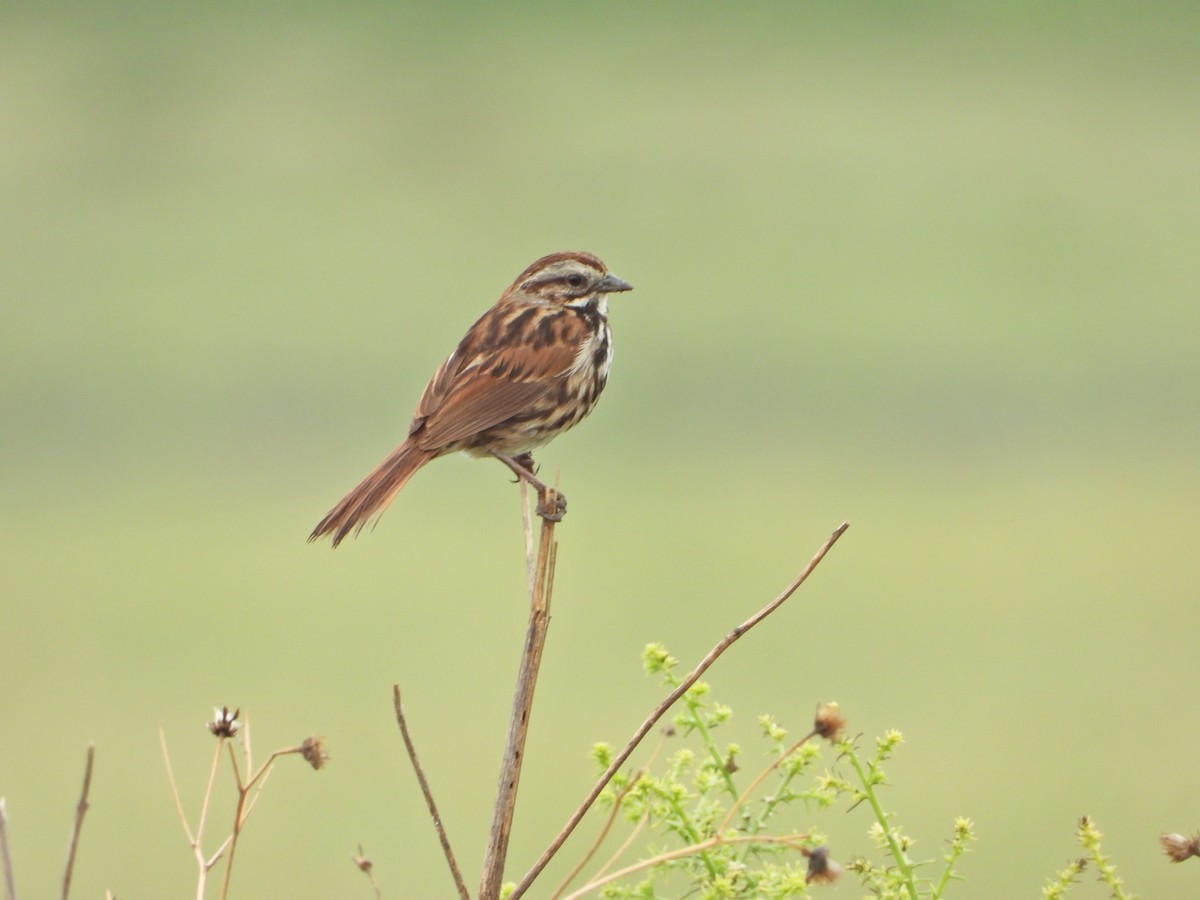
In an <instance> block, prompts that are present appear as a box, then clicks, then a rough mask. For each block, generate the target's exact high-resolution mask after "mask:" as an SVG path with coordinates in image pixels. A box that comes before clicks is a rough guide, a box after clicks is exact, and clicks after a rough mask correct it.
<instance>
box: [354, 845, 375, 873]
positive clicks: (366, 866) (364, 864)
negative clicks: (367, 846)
mask: <svg viewBox="0 0 1200 900" xmlns="http://www.w3.org/2000/svg"><path fill="white" fill-rule="evenodd" d="M350 858H351V859H352V860H354V864H355V865H356V866H358V868H359V870H361V871H363V872H366V873H367V874H368V875H369V874H370V873H371V867H372V866H373V865H375V864H374V863H373V862H371V860H370V858H369V857H367V856H366V855H364V854H363V848H362V844H359V845H358V853H357V854H356V855H354V856H352V857H350Z"/></svg>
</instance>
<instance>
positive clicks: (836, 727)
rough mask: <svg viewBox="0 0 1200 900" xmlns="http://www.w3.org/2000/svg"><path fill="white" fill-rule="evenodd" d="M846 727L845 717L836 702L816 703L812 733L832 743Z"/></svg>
mask: <svg viewBox="0 0 1200 900" xmlns="http://www.w3.org/2000/svg"><path fill="white" fill-rule="evenodd" d="M845 727H846V717H845V716H843V715H842V710H841V708H840V707H839V706H838V705H837V704H836V703H820V704H818V705H817V715H816V717H815V718H814V719H813V733H814V734H816V735H817V736H819V737H823V738H825V740H827V741H829V742H830V743H833V742H834V741H836V740H837V739H838V738H839V737H841V735H842V730H843V729H844V728H845Z"/></svg>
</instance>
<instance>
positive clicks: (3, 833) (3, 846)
mask: <svg viewBox="0 0 1200 900" xmlns="http://www.w3.org/2000/svg"><path fill="white" fill-rule="evenodd" d="M0 857H3V859H4V897H5V900H17V886H16V880H15V876H14V875H13V865H12V854H11V853H10V852H9V850H8V808H7V807H6V806H5V803H4V798H3V797H0Z"/></svg>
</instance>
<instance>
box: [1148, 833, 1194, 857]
mask: <svg viewBox="0 0 1200 900" xmlns="http://www.w3.org/2000/svg"><path fill="white" fill-rule="evenodd" d="M1158 842H1159V843H1160V844H1161V845H1162V848H1163V852H1164V853H1166V854H1167V856H1168V857H1169V858H1170V860H1171V862H1177V863H1178V862H1183V861H1184V860H1185V859H1187V858H1188V857H1191V856H1200V833H1198V834H1194V835H1192V836H1191V837H1184V836H1183V835H1182V834H1161V835H1159V837H1158Z"/></svg>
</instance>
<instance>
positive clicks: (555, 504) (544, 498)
mask: <svg viewBox="0 0 1200 900" xmlns="http://www.w3.org/2000/svg"><path fill="white" fill-rule="evenodd" d="M488 452H489V453H491V454H492V456H494V457H496V459H498V460H500V462H502V463H504V464H505V465H506V466H508V467H509V469H511V470H512V473H513V474H514V475H516V476H517V481H522V480H524V481H525V482H526V483H527V484H528V485H529V486H530V487H531V488H533V489H534V490H535V491H537V495H538V505H537V514H538V515H539V516H541V517H542V518H543V519H545V520H546V521H547V522H561V521H562V517H563V516H564V515H566V513H567V498H566V497H565V496H564V495H563V494H561V493H559V492H558V491H557V490H555V489H554V488H552V487H547V486H546V485H545V484H544V483H542V482H541V481H538V479H537V476H535V475H534V474H533V473H534V471H535V470H536V466H535V464H534V462H533V454H532V453H522V454H520V455H519V456H515V457H514V456H506V455H505V454H503V453H500V452H499V451H497V450H489V451H488Z"/></svg>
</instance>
